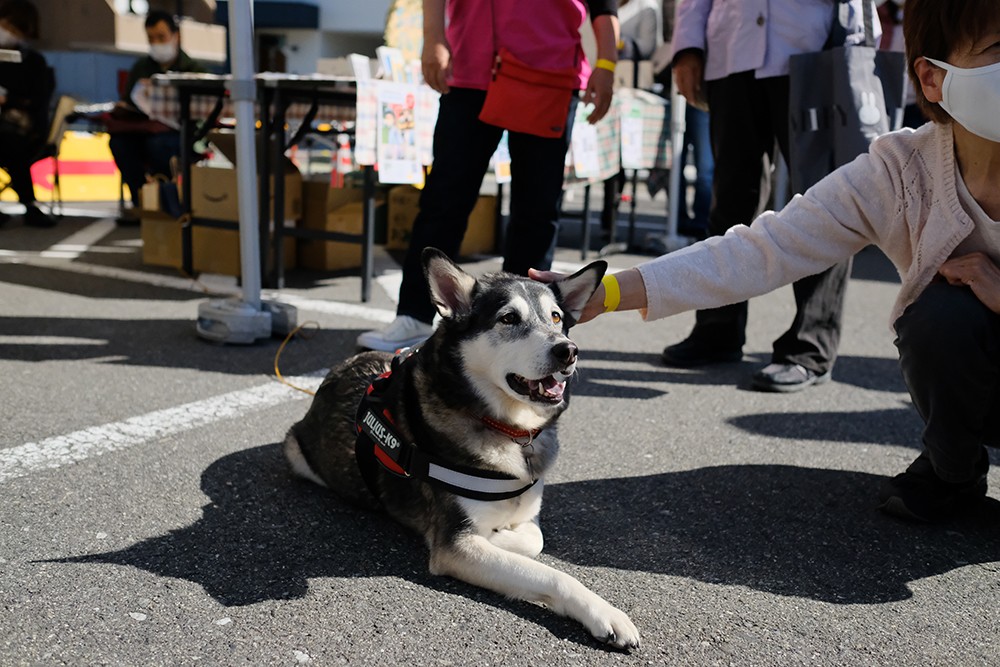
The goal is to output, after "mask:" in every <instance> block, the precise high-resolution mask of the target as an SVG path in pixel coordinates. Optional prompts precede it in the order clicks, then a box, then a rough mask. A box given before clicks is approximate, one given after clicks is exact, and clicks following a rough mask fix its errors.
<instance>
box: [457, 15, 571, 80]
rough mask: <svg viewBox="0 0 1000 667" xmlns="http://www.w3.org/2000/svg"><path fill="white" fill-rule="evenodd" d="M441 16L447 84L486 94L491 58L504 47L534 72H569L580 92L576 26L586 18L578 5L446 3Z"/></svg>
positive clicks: (491, 64) (491, 65)
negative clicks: (445, 20)
mask: <svg viewBox="0 0 1000 667" xmlns="http://www.w3.org/2000/svg"><path fill="white" fill-rule="evenodd" d="M447 16H448V27H447V34H446V36H447V39H448V45H449V46H450V47H451V62H452V76H451V79H449V81H448V85H450V86H456V87H458V88H476V89H479V90H486V85H487V84H488V83H489V81H490V73H491V71H492V69H493V57H494V54H496V53H497V51H499V50H500V47H501V46H504V47H507V49H508V50H510V52H511V53H513V54H514V56H515V57H517V58H519V59H520V60H521V61H523V62H525V63H527V64H528V65H532V66H534V67H541V68H545V69H567V68H574V67H575V68H576V70H577V72H578V73H579V75H580V88H585V87H586V85H587V79H589V78H590V65H589V64H588V63H587V59H586V57H585V56H584V55H583V47H582V46H581V45H580V26H581V25H583V22H584V20H586V18H587V5H586V3H585V2H584V1H583V0H544V1H542V2H539V1H538V0H448V6H447ZM494 18H495V21H494ZM494 23H495V24H496V27H495V28H494Z"/></svg>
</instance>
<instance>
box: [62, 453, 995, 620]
mask: <svg viewBox="0 0 1000 667" xmlns="http://www.w3.org/2000/svg"><path fill="white" fill-rule="evenodd" d="M879 480H880V478H879V477H878V476H875V475H869V474H865V473H858V472H848V471H834V470H821V469H811V468H796V467H789V466H777V465H762V466H753V465H750V466H719V467H713V468H702V469H698V470H691V471H683V472H675V473H663V474H657V475H650V476H647V477H637V478H619V479H604V480H588V481H581V482H570V483H564V484H555V485H551V486H550V487H549V488H548V489H547V490H546V500H545V507H544V509H543V512H542V525H543V528H544V529H545V534H546V551H545V554H546V555H544V556H543V558H547V559H549V560H551V559H553V558H555V559H561V560H564V561H567V562H572V563H575V564H578V565H581V566H590V567H607V568H618V569H622V570H635V571H637V572H644V573H651V574H663V575H670V576H678V577H689V578H692V579H696V580H699V581H703V582H710V583H716V584H723V585H736V586H746V587H749V588H752V589H756V590H759V591H763V592H765V593H772V594H776V595H782V596H795V597H804V598H809V599H815V600H822V601H828V602H834V603H842V604H855V603H863V604H871V603H882V602H890V601H894V600H902V599H906V598H908V597H910V595H911V592H910V590H909V588H908V586H907V584H909V583H910V582H913V581H917V580H919V579H923V578H925V577H930V576H934V575H938V574H942V573H945V572H948V571H950V570H952V569H955V568H958V567H962V566H964V565H968V564H972V563H985V562H992V561H996V560H1000V531H998V530H997V525H998V523H1000V502H997V501H995V500H989V501H988V502H987V503H985V504H984V505H982V507H981V508H980V509H979V510H977V512H976V513H975V514H974V515H973V516H970V517H967V518H964V519H962V520H960V521H957V522H955V523H953V524H951V525H948V526H946V527H936V526H924V525H912V524H906V523H902V522H899V521H896V520H893V519H891V518H888V517H885V516H883V515H881V514H880V513H879V512H877V511H876V510H875V508H874V507H873V505H874V502H875V494H876V490H877V487H878V483H879ZM202 489H203V490H204V492H205V493H206V494H207V495H208V496H209V497H210V498H211V501H212V502H211V503H210V504H208V505H206V506H205V507H204V514H203V516H202V518H201V519H199V520H198V521H196V522H195V523H193V524H191V525H190V526H186V527H184V528H180V529H177V530H174V531H171V532H170V533H169V534H166V535H162V536H158V537H153V538H150V539H147V540H144V541H142V542H139V543H137V544H134V545H132V546H130V547H127V548H125V549H122V550H120V551H114V552H108V553H99V554H90V555H84V556H73V557H67V558H62V559H59V560H56V561H53V562H62V563H105V564H115V565H126V566H132V567H137V568H141V569H143V570H147V571H149V572H152V573H154V574H157V575H161V576H166V577H174V578H178V579H184V580H187V581H191V582H193V583H196V584H198V585H200V586H202V587H203V588H204V589H205V591H206V592H207V593H208V594H209V595H211V596H212V597H213V598H215V599H216V600H218V601H219V602H220V603H222V604H225V605H230V606H234V605H248V604H253V603H256V602H261V601H265V600H288V599H295V598H300V597H302V596H304V595H305V594H306V593H307V591H308V587H309V579H311V578H316V577H386V576H394V577H402V578H404V579H407V580H410V581H413V582H415V583H419V584H421V585H426V586H430V587H432V588H435V589H438V590H442V591H446V592H450V593H453V594H457V595H462V596H464V597H469V598H472V599H476V600H479V601H481V602H484V603H487V604H492V605H496V606H498V607H500V608H503V609H507V610H511V611H513V612H514V613H518V614H520V615H522V616H524V617H525V618H528V619H530V620H531V621H533V622H537V623H539V624H541V625H543V626H545V627H548V628H549V629H550V630H551V631H552V632H553V633H554V634H556V635H559V636H569V637H573V636H577V635H578V630H577V629H576V625H575V623H573V622H571V621H567V620H565V619H557V618H555V617H553V616H552V615H551V614H549V613H548V612H546V611H544V610H542V609H540V608H537V607H535V606H533V605H527V604H523V603H518V602H511V601H505V600H502V599H501V598H499V596H496V595H495V594H493V593H490V592H488V591H482V590H480V589H477V588H474V587H472V586H468V585H465V584H462V583H461V582H455V581H452V580H449V579H443V578H439V577H433V576H431V575H430V574H428V572H427V553H426V549H425V547H424V545H423V541H422V540H421V539H420V538H419V537H417V536H416V535H414V534H412V533H409V532H408V531H406V530H405V529H403V528H402V527H400V526H398V525H396V524H394V523H393V522H392V521H390V520H389V519H388V518H387V517H385V516H383V515H381V514H377V513H364V512H360V511H356V510H353V509H350V508H347V507H346V506H344V505H342V504H341V503H340V502H339V501H337V500H336V499H335V498H334V497H333V496H332V495H330V494H329V493H328V492H325V491H322V490H320V489H318V488H317V487H315V486H312V485H309V484H307V483H304V482H298V481H294V480H293V479H292V478H291V477H290V474H289V472H288V470H287V468H286V465H285V463H284V460H283V457H282V454H281V451H280V446H279V445H277V444H273V445H265V446H262V447H256V448H253V449H249V450H244V451H240V452H237V453H234V454H230V455H228V456H225V457H223V458H221V459H219V460H218V461H216V462H215V463H213V464H212V465H211V466H209V467H208V468H207V469H206V470H205V472H204V473H203V475H202ZM557 566H558V564H557Z"/></svg>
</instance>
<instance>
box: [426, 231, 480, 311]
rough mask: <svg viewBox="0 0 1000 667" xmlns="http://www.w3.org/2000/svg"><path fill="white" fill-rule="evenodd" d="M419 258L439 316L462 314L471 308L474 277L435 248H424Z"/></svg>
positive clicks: (474, 283)
mask: <svg viewBox="0 0 1000 667" xmlns="http://www.w3.org/2000/svg"><path fill="white" fill-rule="evenodd" d="M421 259H422V260H423V263H424V276H425V277H426V278H427V284H428V286H429V287H430V289H431V301H433V302H434V306H435V307H436V308H437V311H438V313H440V314H441V317H445V318H448V317H454V316H455V315H464V314H466V313H468V312H469V310H470V309H471V308H472V290H473V288H474V287H475V286H476V279H475V278H473V277H472V276H470V275H469V274H468V273H466V272H465V271H463V270H462V269H461V268H459V267H458V265H457V264H455V263H454V262H453V261H451V260H450V259H449V258H448V256H447V255H446V254H444V253H443V252H441V251H440V250H438V249H437V248H424V251H423V254H422V255H421Z"/></svg>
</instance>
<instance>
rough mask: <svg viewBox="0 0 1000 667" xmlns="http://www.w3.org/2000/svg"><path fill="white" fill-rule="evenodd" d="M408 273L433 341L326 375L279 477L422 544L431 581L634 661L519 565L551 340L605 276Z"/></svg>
mask: <svg viewBox="0 0 1000 667" xmlns="http://www.w3.org/2000/svg"><path fill="white" fill-rule="evenodd" d="M423 263H424V273H425V275H426V277H427V281H428V284H429V286H430V291H431V295H432V298H433V301H434V303H435V305H436V307H437V310H438V312H439V313H440V314H441V317H442V321H441V322H440V324H439V325H438V327H437V329H436V331H435V332H434V334H433V335H432V336H431V337H430V339H428V340H427V341H426V342H425V343H424V344H423V345H421V346H420V347H419V349H417V350H416V351H414V352H412V353H411V354H409V355H408V356H404V355H399V356H396V357H395V358H394V357H393V356H392V355H389V354H384V353H379V352H365V353H361V354H358V355H355V356H353V357H351V358H350V359H348V360H346V361H345V362H344V363H342V364H340V365H339V366H338V367H336V368H334V369H333V370H332V371H330V374H329V375H327V377H326V379H325V380H324V381H323V384H322V385H321V386H320V388H319V390H318V391H317V393H316V397H315V399H314V400H313V403H312V405H311V407H310V408H309V411H308V413H307V414H306V416H305V417H304V418H303V419H302V421H300V422H298V423H297V424H295V425H294V426H292V428H291V429H290V430H289V432H288V435H287V437H286V439H285V454H286V456H287V457H288V460H289V462H290V463H291V465H292V468H293V469H294V471H295V472H296V473H297V474H298V475H300V476H302V477H305V478H306V479H309V480H312V481H313V482H316V483H317V484H321V485H323V486H326V487H329V488H330V489H331V490H333V491H334V492H335V493H337V494H338V495H340V496H342V497H343V498H345V499H346V500H348V501H350V502H353V503H355V504H359V505H362V506H368V507H375V506H381V507H383V508H384V509H385V510H386V511H387V512H388V513H389V514H390V515H391V516H392V517H394V518H395V519H396V520H398V521H399V522H401V523H402V524H404V525H406V526H409V527H410V528H412V529H414V530H416V531H417V532H418V533H420V534H421V535H423V537H424V539H425V541H426V543H427V546H428V548H429V549H430V571H431V572H432V573H434V574H442V575H449V576H452V577H455V578H456V579H461V580H462V581H466V582H468V583H471V584H474V585H477V586H482V587H484V588H488V589H491V590H494V591H497V592H499V593H502V594H504V595H506V596H508V597H511V598H518V599H522V600H528V601H531V602H536V603H541V604H543V605H545V606H547V607H549V608H551V609H552V610H553V611H555V612H556V613H558V614H563V615H565V616H569V617H571V618H574V619H576V620H578V621H579V622H581V623H583V625H584V626H586V628H587V630H589V631H590V633H591V634H592V635H593V636H594V637H596V638H597V639H598V640H600V641H602V642H606V643H608V644H610V645H611V646H614V647H616V648H621V649H629V648H633V647H637V646H638V645H639V632H638V630H636V627H635V626H634V625H633V624H632V621H631V620H629V618H628V616H627V615H625V613H623V612H622V611H620V610H618V609H616V608H615V607H613V606H611V605H610V604H608V603H607V602H606V601H605V600H603V599H602V598H601V597H600V596H598V595H596V594H595V593H593V592H591V591H590V590H589V589H588V588H587V587H586V586H584V585H583V584H581V583H580V582H579V581H577V580H576V579H574V578H573V577H571V576H569V575H568V574H565V573H563V572H560V571H558V570H556V569H553V568H551V567H549V566H547V565H544V564H542V563H539V562H538V561H536V560H534V557H535V556H537V555H538V554H539V553H540V552H541V550H542V532H541V529H540V528H539V524H538V512H539V509H540V508H541V503H542V487H543V483H544V482H543V479H544V476H545V472H546V471H547V470H548V469H549V467H550V466H551V465H552V463H553V461H554V460H555V458H556V453H557V451H558V447H559V445H558V441H557V438H556V419H557V418H558V416H559V415H560V413H562V411H563V410H565V409H566V406H567V403H568V399H569V392H568V383H569V382H570V380H571V378H572V376H573V374H574V372H575V370H576V362H577V347H576V345H575V344H574V343H573V342H572V341H571V340H570V339H569V338H568V337H567V332H568V331H569V328H570V327H571V326H572V325H573V324H574V323H575V321H576V318H577V317H578V316H579V314H580V311H581V310H582V309H583V306H584V305H585V304H586V303H587V300H588V299H589V298H590V297H591V295H592V294H593V293H594V291H595V290H596V289H597V286H598V285H599V284H600V281H601V278H602V276H603V275H604V272H605V270H606V269H607V264H606V263H605V262H602V261H598V262H593V263H592V264H590V265H588V266H587V267H585V268H584V269H582V270H580V271H579V272H577V273H575V274H573V275H572V276H569V277H567V278H565V279H564V280H562V281H559V282H556V283H552V284H542V283H539V282H535V281H532V280H529V279H527V278H521V277H517V276H513V275H510V274H507V273H495V274H490V275H486V276H483V277H481V278H480V279H478V280H477V279H475V278H474V277H472V276H471V275H469V274H468V273H466V272H465V271H463V270H462V269H461V268H459V267H458V266H456V265H455V264H454V263H453V262H452V261H451V260H449V259H448V257H447V256H445V255H444V253H442V252H440V251H438V250H436V249H433V248H428V249H426V250H425V251H424V253H423ZM373 380H374V381H373ZM359 401H360V406H359Z"/></svg>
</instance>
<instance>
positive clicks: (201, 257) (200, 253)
mask: <svg viewBox="0 0 1000 667" xmlns="http://www.w3.org/2000/svg"><path fill="white" fill-rule="evenodd" d="M259 139H260V135H259V133H258V146H257V159H258V160H259V159H260V155H261V146H260V142H259ZM208 140H209V141H210V142H211V143H212V144H213V145H214V146H215V147H216V148H217V149H218V150H219V152H220V153H222V155H223V156H224V157H225V159H224V160H222V159H215V160H212V164H209V165H204V164H201V165H194V166H192V167H191V215H192V216H193V217H195V218H205V219H209V220H226V221H232V222H235V221H238V220H239V198H238V195H237V186H236V182H237V178H236V174H237V170H236V167H235V164H236V135H235V134H234V133H233V132H231V131H215V132H210V133H209V135H208ZM227 161H228V163H229V164H228V165H227V164H226V162H227ZM220 163H221V164H220ZM279 170H280V171H279ZM274 172H275V173H283V175H284V181H285V205H284V211H283V215H281V218H282V219H281V220H278V221H277V224H281V225H284V226H285V227H295V226H296V225H297V224H298V221H299V219H301V217H302V174H300V173H299V170H298V168H297V167H296V166H295V164H294V163H293V162H292V161H291V160H289V159H288V158H287V157H284V158H282V164H281V165H280V166H279V167H278V168H277V169H274ZM270 182H271V190H270V192H271V202H270V206H269V207H268V210H270V211H273V209H274V176H273V175H272V176H271V179H270ZM274 225H275V221H274V220H271V221H269V224H268V229H270V230H272V231H273V230H274ZM191 236H192V243H193V260H194V270H195V271H197V272H208V273H219V274H224V275H232V276H238V275H240V240H239V239H240V237H239V233H238V232H237V231H235V230H228V229H216V228H213V227H206V226H201V225H195V226H194V228H193V229H192V232H191ZM270 256H271V254H270V252H268V257H269V258H270ZM283 256H284V264H285V268H286V269H291V268H295V264H296V242H295V239H294V238H291V237H286V238H285V242H284V248H283ZM265 270H270V267H265Z"/></svg>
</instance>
